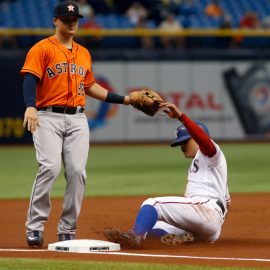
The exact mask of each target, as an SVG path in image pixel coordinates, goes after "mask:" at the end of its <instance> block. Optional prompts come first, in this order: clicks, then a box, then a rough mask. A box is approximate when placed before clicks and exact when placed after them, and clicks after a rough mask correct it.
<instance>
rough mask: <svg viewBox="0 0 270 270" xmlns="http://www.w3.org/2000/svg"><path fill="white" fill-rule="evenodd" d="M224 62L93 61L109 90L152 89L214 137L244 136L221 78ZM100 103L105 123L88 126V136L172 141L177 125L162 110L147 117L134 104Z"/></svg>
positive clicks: (104, 138)
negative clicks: (103, 108)
mask: <svg viewBox="0 0 270 270" xmlns="http://www.w3.org/2000/svg"><path fill="white" fill-rule="evenodd" d="M226 67H227V66H226V64H223V65H222V64H221V63H215V62H214V63H210V64H209V63H205V62H192V63H190V62H186V63H185V62H181V63H179V62H147V63H145V62H127V63H126V62H124V63H122V62H113V63H97V64H96V66H95V67H94V73H95V74H96V76H98V77H100V76H102V77H103V78H105V79H103V81H104V80H105V81H106V83H107V85H109V87H110V89H109V90H111V91H114V92H116V93H119V94H122V95H127V94H128V93H129V92H131V91H136V90H139V89H142V88H143V87H149V88H152V89H155V90H156V91H157V92H158V93H159V94H160V95H161V96H163V97H164V99H165V100H166V101H167V102H170V103H174V104H175V105H176V106H177V107H179V108H180V109H181V110H182V111H184V112H185V113H187V114H188V115H189V116H190V117H191V118H192V119H194V120H200V121H203V122H204V123H205V124H206V125H207V126H208V127H209V129H210V131H211V135H212V137H213V138H215V139H239V138H244V137H245V132H244V129H243V127H242V123H241V119H240V118H239V116H238V114H237V111H236V109H235V107H234V104H233V102H232V100H231V98H230V95H229V93H228V91H227V89H226V84H225V83H224V78H223V73H224V70H226ZM91 102H93V101H91ZM88 103H89V104H90V102H88ZM100 106H102V105H99V106H98V108H99V109H100V108H101V107H100ZM103 106H104V107H106V106H108V107H107V113H106V116H105V118H104V119H106V121H105V122H106V123H105V122H103V124H102V125H99V126H96V127H94V129H92V140H93V141H97V142H99V141H101V142H102V141H112V140H113V141H114V140H115V141H148V140H149V141H163V140H170V139H172V138H173V137H174V131H175V129H176V128H177V126H178V125H179V124H180V123H179V121H177V120H175V119H169V118H168V116H166V115H165V114H163V113H158V114H157V115H156V116H154V117H150V116H147V115H145V114H143V113H142V112H140V111H138V110H136V109H134V108H133V107H132V106H123V105H115V106H116V107H115V108H113V106H112V105H106V106H105V105H103ZM89 118H91V116H89ZM91 121H92V120H91V119H90V121H89V123H90V122H91ZM90 126H91V125H90Z"/></svg>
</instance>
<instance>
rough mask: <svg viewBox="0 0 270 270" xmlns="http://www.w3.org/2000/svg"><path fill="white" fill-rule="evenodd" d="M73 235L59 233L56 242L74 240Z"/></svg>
mask: <svg viewBox="0 0 270 270" xmlns="http://www.w3.org/2000/svg"><path fill="white" fill-rule="evenodd" d="M74 239H75V235H74V234H69V233H60V234H58V240H59V241H60V242H61V241H67V240H74Z"/></svg>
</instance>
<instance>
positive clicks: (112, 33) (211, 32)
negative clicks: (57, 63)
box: [0, 28, 270, 37]
mask: <svg viewBox="0 0 270 270" xmlns="http://www.w3.org/2000/svg"><path fill="white" fill-rule="evenodd" d="M53 33H54V29H53V28H0V36H1V35H2V36H3V35H5V36H47V35H52V34H53ZM77 36H103V37H105V36H107V37H130V36H136V37H143V36H153V37H154V36H185V37H210V36H215V37H235V36H243V37H270V30H266V29H205V28H204V29H194V28H190V29H183V30H179V31H173V32H170V31H164V30H160V29H87V30H86V29H80V30H78V33H77Z"/></svg>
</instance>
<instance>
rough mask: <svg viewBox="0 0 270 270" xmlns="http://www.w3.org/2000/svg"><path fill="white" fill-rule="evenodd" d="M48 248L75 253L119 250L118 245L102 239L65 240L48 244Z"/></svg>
mask: <svg viewBox="0 0 270 270" xmlns="http://www.w3.org/2000/svg"><path fill="white" fill-rule="evenodd" d="M48 250H50V251H62V252H75V253H91V252H97V251H104V252H106V251H119V250H120V245H119V244H116V243H112V242H108V241H102V240H86V239H81V240H67V241H61V242H56V243H53V244H49V246H48Z"/></svg>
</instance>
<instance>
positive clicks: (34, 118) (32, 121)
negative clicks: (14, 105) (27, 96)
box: [23, 107, 38, 133]
mask: <svg viewBox="0 0 270 270" xmlns="http://www.w3.org/2000/svg"><path fill="white" fill-rule="evenodd" d="M37 126H38V115H37V110H36V108H34V107H28V108H27V109H26V110H25V113H24V120H23V127H24V128H27V130H28V131H30V132H31V133H34V132H35V131H36V129H37Z"/></svg>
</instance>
